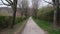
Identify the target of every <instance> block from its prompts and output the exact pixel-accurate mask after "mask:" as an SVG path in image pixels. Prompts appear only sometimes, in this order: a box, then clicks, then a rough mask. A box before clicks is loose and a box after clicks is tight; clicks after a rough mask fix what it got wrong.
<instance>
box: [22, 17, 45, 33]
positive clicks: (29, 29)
mask: <svg viewBox="0 0 60 34" xmlns="http://www.w3.org/2000/svg"><path fill="white" fill-rule="evenodd" d="M22 34H46V32H45V31H44V30H42V29H41V28H40V27H39V26H38V25H37V24H36V23H35V22H34V21H33V19H32V18H31V17H30V18H29V19H28V21H27V24H26V26H25V28H24V30H23V31H22Z"/></svg>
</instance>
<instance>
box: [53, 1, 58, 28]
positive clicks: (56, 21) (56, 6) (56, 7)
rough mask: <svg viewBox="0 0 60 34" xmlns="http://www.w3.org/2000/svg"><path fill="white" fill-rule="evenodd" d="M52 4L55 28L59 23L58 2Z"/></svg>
mask: <svg viewBox="0 0 60 34" xmlns="http://www.w3.org/2000/svg"><path fill="white" fill-rule="evenodd" d="M53 3H54V5H53V7H54V19H53V20H54V21H53V22H54V23H53V24H54V27H56V26H57V24H58V22H59V0H55V2H53Z"/></svg>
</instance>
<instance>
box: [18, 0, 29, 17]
mask: <svg viewBox="0 0 60 34" xmlns="http://www.w3.org/2000/svg"><path fill="white" fill-rule="evenodd" d="M19 6H20V7H21V8H22V11H21V15H25V16H26V17H27V12H28V11H27V10H28V0H22V2H21V4H20V5H19Z"/></svg>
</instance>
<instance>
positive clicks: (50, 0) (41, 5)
mask: <svg viewBox="0 0 60 34" xmlns="http://www.w3.org/2000/svg"><path fill="white" fill-rule="evenodd" d="M3 1H4V2H5V3H7V2H6V1H5V0H3ZM46 1H48V2H52V0H46ZM18 3H19V2H18ZM0 4H2V2H1V0H0ZM47 4H48V3H46V2H44V1H43V0H42V1H41V2H40V5H39V6H40V7H43V6H46V5H47ZM31 5H32V4H31V0H29V6H31ZM0 7H7V6H6V5H0Z"/></svg>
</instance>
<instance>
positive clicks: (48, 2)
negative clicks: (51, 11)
mask: <svg viewBox="0 0 60 34" xmlns="http://www.w3.org/2000/svg"><path fill="white" fill-rule="evenodd" d="M43 1H44V2H47V1H45V0H43ZM47 3H49V4H51V5H53V4H52V3H50V2H47Z"/></svg>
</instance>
